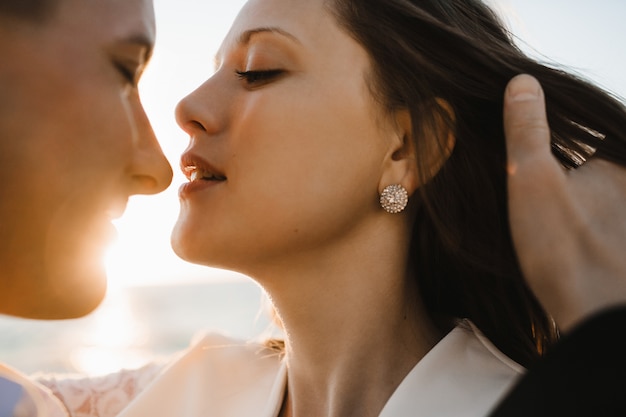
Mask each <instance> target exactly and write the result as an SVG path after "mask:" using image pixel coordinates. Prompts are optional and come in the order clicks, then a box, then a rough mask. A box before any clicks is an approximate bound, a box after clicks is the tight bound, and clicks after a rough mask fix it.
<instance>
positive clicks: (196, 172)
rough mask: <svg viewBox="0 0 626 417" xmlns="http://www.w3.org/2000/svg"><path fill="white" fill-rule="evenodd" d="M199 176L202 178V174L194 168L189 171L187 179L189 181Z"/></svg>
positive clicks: (197, 178)
mask: <svg viewBox="0 0 626 417" xmlns="http://www.w3.org/2000/svg"><path fill="white" fill-rule="evenodd" d="M201 178H202V174H201V173H200V171H199V170H197V169H195V170H193V171H191V175H190V176H189V179H190V180H191V181H195V180H199V179H201Z"/></svg>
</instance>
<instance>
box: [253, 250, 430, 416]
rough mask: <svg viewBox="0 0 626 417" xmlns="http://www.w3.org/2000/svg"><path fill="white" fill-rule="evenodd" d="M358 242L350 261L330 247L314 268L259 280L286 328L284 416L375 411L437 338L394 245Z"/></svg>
mask: <svg viewBox="0 0 626 417" xmlns="http://www.w3.org/2000/svg"><path fill="white" fill-rule="evenodd" d="M361 249H362V250H363V251H364V252H365V253H362V255H364V256H358V257H356V258H355V259H354V258H353V260H354V261H353V262H348V261H346V260H347V259H350V257H342V256H339V257H338V258H336V256H337V254H338V253H340V252H339V251H334V252H333V255H329V256H326V257H323V258H320V257H317V258H316V259H317V262H316V265H315V268H297V267H294V266H293V264H292V265H291V267H290V272H292V273H290V274H284V275H281V276H280V279H276V278H277V277H276V276H274V277H273V279H272V280H271V282H270V281H269V280H267V281H266V282H262V285H263V286H264V287H265V289H266V290H267V292H268V294H269V295H270V297H271V299H272V302H273V304H274V306H275V308H276V310H277V312H278V314H279V316H280V318H281V320H282V322H283V326H284V331H285V335H286V348H287V355H286V360H287V366H288V375H289V377H288V379H289V383H288V384H289V389H288V393H289V394H288V395H289V396H288V399H287V401H286V403H285V404H286V406H285V407H286V408H285V412H286V413H287V415H289V413H291V415H293V416H301V415H324V416H345V415H359V416H368V415H372V416H377V415H378V414H379V413H380V411H381V410H382V408H383V407H384V405H385V403H386V402H387V400H388V399H389V397H390V396H391V395H392V394H393V392H394V391H395V389H396V388H397V386H398V385H399V384H400V382H402V380H403V379H404V377H405V376H406V375H407V373H408V372H409V371H410V370H411V369H412V368H413V367H414V366H415V364H416V363H417V362H418V361H419V360H420V359H421V358H422V357H423V356H424V355H425V354H426V353H427V352H428V351H429V350H430V349H431V348H432V347H433V346H434V345H435V344H436V343H437V342H438V341H439V340H440V339H441V337H442V335H441V334H440V333H439V332H438V331H437V330H436V329H435V328H434V326H433V325H432V323H431V322H430V320H429V319H428V318H427V315H426V314H425V312H424V311H423V309H422V307H421V304H420V303H419V301H418V300H417V298H418V297H417V296H416V295H415V294H416V292H415V289H414V288H413V287H412V285H413V284H411V283H412V280H408V279H407V278H406V276H407V273H406V270H405V269H406V268H405V265H406V259H404V257H403V256H402V255H399V254H402V252H399V251H397V250H394V249H393V248H391V250H389V252H388V253H381V252H380V250H382V251H385V249H384V248H378V249H377V248H361ZM370 249H371V250H372V253H367V252H369V251H370ZM395 249H397V248H395ZM352 250H354V248H352ZM386 256H387V257H386ZM329 257H330V258H329ZM333 257H335V259H332V258H333ZM359 258H360V259H359ZM320 259H325V262H320ZM337 259H339V260H341V261H337ZM283 272H284V271H283ZM287 275H288V276H287Z"/></svg>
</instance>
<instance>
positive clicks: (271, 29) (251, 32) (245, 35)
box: [237, 27, 300, 45]
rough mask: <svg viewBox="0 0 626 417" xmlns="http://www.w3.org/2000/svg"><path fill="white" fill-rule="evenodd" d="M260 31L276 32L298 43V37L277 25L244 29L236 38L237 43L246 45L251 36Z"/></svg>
mask: <svg viewBox="0 0 626 417" xmlns="http://www.w3.org/2000/svg"><path fill="white" fill-rule="evenodd" d="M262 33H273V34H278V35H281V36H284V37H286V38H289V39H290V40H292V41H293V42H296V43H300V41H299V40H298V38H296V37H295V36H293V35H292V34H291V33H289V32H287V31H285V30H283V29H281V28H278V27H260V28H255V29H250V30H246V31H245V32H243V33H242V34H241V35H239V38H237V43H238V44H239V45H247V44H248V43H250V39H252V37H253V36H255V35H258V34H262Z"/></svg>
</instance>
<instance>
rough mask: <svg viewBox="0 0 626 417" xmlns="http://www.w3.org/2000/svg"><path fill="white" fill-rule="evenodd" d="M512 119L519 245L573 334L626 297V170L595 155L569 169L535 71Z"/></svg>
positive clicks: (510, 111) (523, 82)
mask: <svg viewBox="0 0 626 417" xmlns="http://www.w3.org/2000/svg"><path fill="white" fill-rule="evenodd" d="M504 125H505V131H506V136H507V152H508V158H509V168H508V170H509V202H510V204H509V206H510V209H509V210H510V221H511V230H512V233H513V241H514V244H515V249H516V252H517V254H518V256H519V259H520V264H521V266H522V270H523V272H524V276H525V278H526V280H527V282H528V283H529V285H530V287H531V288H532V290H533V292H534V293H535V295H536V296H537V298H538V299H539V301H540V302H541V303H542V305H543V306H544V308H545V309H546V311H548V312H549V313H550V314H551V315H552V316H553V317H554V318H555V320H556V322H557V323H558V324H559V326H560V327H561V329H562V330H563V331H565V332H567V331H569V330H570V329H572V328H573V327H574V326H575V325H576V324H578V323H579V322H581V321H582V320H584V319H585V318H587V317H589V316H591V315H593V314H596V313H598V312H600V311H602V310H604V309H607V308H611V307H613V306H618V305H624V304H625V303H626V258H624V248H626V210H625V209H624V208H625V207H626V168H624V167H622V166H619V165H616V164H613V163H610V162H607V161H604V160H601V159H591V160H589V161H588V162H587V163H585V164H584V165H583V166H582V167H580V168H579V169H577V170H575V171H564V170H563V169H562V168H561V166H560V165H559V164H558V162H557V161H556V159H555V158H554V157H553V156H552V154H551V152H550V134H549V132H550V129H549V126H548V123H547V120H546V115H545V103H544V96H543V91H542V90H541V86H540V85H539V83H538V82H537V81H536V80H535V79H534V78H532V77H530V76H527V75H522V76H519V77H517V78H515V79H513V80H512V81H511V83H510V84H509V86H508V88H507V91H506V94H505V106H504ZM536 213H541V216H537V215H536ZM546 254H550V255H549V256H546Z"/></svg>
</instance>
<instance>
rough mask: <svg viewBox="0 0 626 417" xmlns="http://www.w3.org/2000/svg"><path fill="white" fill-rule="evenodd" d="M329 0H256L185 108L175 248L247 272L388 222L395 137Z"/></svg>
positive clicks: (363, 59)
mask: <svg viewBox="0 0 626 417" xmlns="http://www.w3.org/2000/svg"><path fill="white" fill-rule="evenodd" d="M323 3H324V2H323V1H322V0H296V1H294V0H251V1H250V2H249V3H248V4H247V5H246V6H245V7H244V8H243V10H242V11H241V12H240V14H239V16H238V17H237V19H236V21H235V23H234V24H233V26H232V28H231V30H230V32H229V33H228V35H227V36H226V38H225V40H224V42H223V44H222V46H221V48H220V50H219V52H218V54H217V57H216V68H217V70H216V72H215V73H214V75H213V76H212V77H210V78H209V79H208V80H207V81H206V82H205V83H204V84H202V85H201V86H200V87H199V88H198V89H197V90H195V91H194V92H192V93H191V94H190V95H189V96H187V97H186V98H185V99H183V100H182V101H181V103H180V104H179V106H178V108H177V119H178V123H179V124H180V126H181V127H182V128H183V129H184V130H185V131H186V132H187V133H188V134H189V135H190V143H189V147H188V149H187V151H186V152H185V154H184V155H183V157H182V168H183V170H184V171H185V173H186V174H187V175H188V177H189V178H190V180H191V181H190V182H189V183H186V184H185V185H183V186H182V187H181V191H180V198H181V212H180V217H179V220H178V223H177V225H176V227H175V229H174V233H173V238H172V240H173V245H174V248H175V250H176V251H177V253H178V254H179V255H180V256H182V257H183V258H185V259H187V260H189V261H192V262H197V263H203V264H207V265H212V266H218V267H225V268H231V269H235V270H239V271H242V272H244V273H249V272H254V268H258V267H262V266H263V265H267V263H273V262H277V261H280V259H298V257H304V258H302V259H306V256H308V255H309V254H313V255H314V257H313V258H312V259H319V258H317V257H319V256H320V255H323V253H324V251H325V250H327V249H329V248H332V247H333V245H335V244H341V242H342V241H343V242H345V241H346V239H348V238H349V237H350V236H354V235H355V234H356V233H358V232H359V230H360V229H361V228H362V227H363V225H364V224H365V222H368V221H371V219H372V218H373V216H377V215H380V208H379V206H378V202H377V201H378V190H379V182H380V177H381V172H382V170H383V168H384V160H385V156H387V154H388V153H389V142H390V140H388V137H390V136H393V135H395V128H393V126H392V125H391V122H390V121H388V120H387V119H386V118H385V117H382V116H381V114H380V110H379V108H378V105H377V104H375V102H374V100H373V99H372V97H371V94H370V90H369V89H368V86H367V84H366V81H365V80H366V78H365V74H366V73H367V72H368V69H369V67H370V64H369V61H368V56H367V54H366V52H365V50H364V49H363V48H362V47H361V46H360V45H359V44H358V43H357V42H356V41H354V40H353V39H352V38H351V37H350V36H349V35H347V34H346V33H344V32H343V31H342V30H341V29H340V28H339V27H338V25H337V23H336V22H335V20H334V18H333V17H332V16H331V15H330V14H329V13H328V11H327V10H326V9H325V8H324V5H323Z"/></svg>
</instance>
